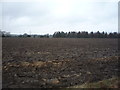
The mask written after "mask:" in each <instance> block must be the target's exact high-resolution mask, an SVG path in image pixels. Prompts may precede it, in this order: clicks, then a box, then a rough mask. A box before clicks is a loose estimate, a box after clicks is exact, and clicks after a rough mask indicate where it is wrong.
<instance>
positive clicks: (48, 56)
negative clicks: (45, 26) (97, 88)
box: [2, 38, 119, 88]
mask: <svg viewBox="0 0 120 90" xmlns="http://www.w3.org/2000/svg"><path fill="white" fill-rule="evenodd" d="M2 44H3V46H2V50H3V52H2V64H3V67H2V69H3V82H2V84H3V88H54V87H57V88H59V87H70V86H74V85H81V84H84V83H86V82H88V83H89V82H97V81H100V80H104V79H109V78H112V77H118V60H119V59H118V58H119V57H118V55H119V53H118V40H117V39H90V38H88V39H87V38H86V39H68V38H61V39H60V38H58V39H57V38H3V43H2Z"/></svg>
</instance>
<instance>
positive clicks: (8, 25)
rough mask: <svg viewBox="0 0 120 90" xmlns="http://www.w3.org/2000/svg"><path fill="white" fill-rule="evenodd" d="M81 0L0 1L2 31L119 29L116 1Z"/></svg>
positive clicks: (50, 32)
mask: <svg viewBox="0 0 120 90" xmlns="http://www.w3.org/2000/svg"><path fill="white" fill-rule="evenodd" d="M83 1H84V0H83ZM83 1H82V0H40V1H39V2H25V1H24V2H3V3H2V15H3V17H2V19H3V20H2V21H3V25H2V30H4V31H8V32H11V33H13V34H23V33H28V34H30V33H31V34H47V33H49V34H53V33H54V32H55V31H64V32H68V31H88V32H91V31H93V32H96V31H101V32H102V31H105V32H117V31H118V2H108V1H106V2H95V1H91V2H87V1H86V2H83Z"/></svg>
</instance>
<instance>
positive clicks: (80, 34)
mask: <svg viewBox="0 0 120 90" xmlns="http://www.w3.org/2000/svg"><path fill="white" fill-rule="evenodd" d="M53 37H54V38H120V33H117V32H113V33H109V34H108V33H107V32H104V31H103V32H99V31H97V32H90V33H88V32H86V31H82V32H80V31H79V32H75V31H72V32H63V31H61V32H60V31H58V32H55V33H54V34H53Z"/></svg>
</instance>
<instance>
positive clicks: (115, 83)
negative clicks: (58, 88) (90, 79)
mask: <svg viewBox="0 0 120 90" xmlns="http://www.w3.org/2000/svg"><path fill="white" fill-rule="evenodd" d="M119 79H120V78H118V77H113V78H110V79H106V80H102V81H99V82H94V83H85V84H83V85H76V86H72V87H68V88H119V84H120V82H119Z"/></svg>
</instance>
